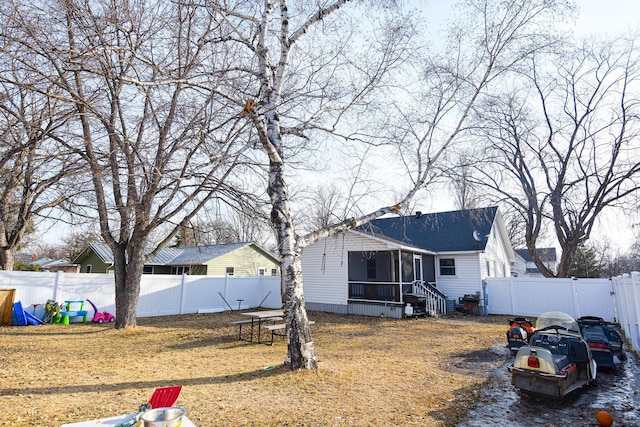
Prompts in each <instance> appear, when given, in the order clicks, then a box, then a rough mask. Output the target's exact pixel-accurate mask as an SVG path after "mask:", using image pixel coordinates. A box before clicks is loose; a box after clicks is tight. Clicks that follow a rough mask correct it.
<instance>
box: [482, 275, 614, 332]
mask: <svg viewBox="0 0 640 427" xmlns="http://www.w3.org/2000/svg"><path fill="white" fill-rule="evenodd" d="M485 282H486V287H485V298H486V301H485V304H486V306H487V313H489V314H510V315H514V316H524V317H526V316H531V317H537V316H539V315H540V314H542V313H544V312H546V311H562V312H564V313H567V314H569V315H571V316H573V317H574V318H578V317H581V316H598V317H602V318H603V319H604V320H606V321H607V322H614V321H616V320H617V319H618V315H617V314H616V304H615V296H616V295H615V292H614V289H613V287H612V281H611V280H609V279H575V278H567V279H552V278H537V277H488V278H486V279H485Z"/></svg>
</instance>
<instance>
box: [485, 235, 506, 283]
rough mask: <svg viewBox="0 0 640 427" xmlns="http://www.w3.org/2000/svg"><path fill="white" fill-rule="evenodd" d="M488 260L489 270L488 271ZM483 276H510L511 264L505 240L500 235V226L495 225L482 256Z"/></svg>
mask: <svg viewBox="0 0 640 427" xmlns="http://www.w3.org/2000/svg"><path fill="white" fill-rule="evenodd" d="M487 261H488V262H489V267H490V268H489V271H487ZM480 263H481V265H480V267H481V272H482V277H483V278H484V277H510V276H511V264H510V262H509V258H508V256H507V249H506V248H505V245H504V240H503V239H502V238H501V236H500V235H499V228H498V227H496V225H495V224H494V225H493V228H492V229H491V233H490V235H489V238H488V240H487V246H486V247H485V253H484V254H482V255H481V256H480Z"/></svg>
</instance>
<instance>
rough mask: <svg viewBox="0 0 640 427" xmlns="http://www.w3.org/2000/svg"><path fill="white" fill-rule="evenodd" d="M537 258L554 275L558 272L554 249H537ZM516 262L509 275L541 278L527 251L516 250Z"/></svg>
mask: <svg viewBox="0 0 640 427" xmlns="http://www.w3.org/2000/svg"><path fill="white" fill-rule="evenodd" d="M536 251H537V252H538V257H540V259H541V260H542V262H543V264H544V265H545V266H547V268H548V269H549V270H551V271H553V272H554V273H556V272H557V271H558V270H557V268H558V258H557V256H556V248H538V249H536ZM514 252H515V253H516V260H515V262H514V263H513V264H512V266H511V275H512V276H514V277H542V273H540V270H538V267H537V266H536V264H535V263H534V262H533V257H532V256H531V253H530V252H529V249H516V250H515V251H514Z"/></svg>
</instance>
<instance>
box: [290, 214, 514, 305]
mask: <svg viewBox="0 0 640 427" xmlns="http://www.w3.org/2000/svg"><path fill="white" fill-rule="evenodd" d="M514 260H515V254H514V252H513V249H512V247H511V243H510V241H509V237H508V236H507V232H506V229H505V226H504V222H503V219H502V215H501V214H500V212H499V211H498V208H497V207H495V206H494V207H488V208H481V209H470V210H461V211H451V212H439V213H431V214H421V213H420V212H417V213H416V214H415V215H413V216H403V217H393V218H382V219H377V220H374V221H372V222H371V223H369V224H367V225H365V226H362V227H359V228H357V229H354V230H350V231H348V232H346V233H344V234H339V235H335V236H332V237H330V238H328V239H324V240H321V241H319V242H316V243H314V244H312V245H309V246H308V247H307V248H305V250H304V252H303V253H302V266H303V277H304V291H305V301H306V305H307V308H308V309H310V310H321V311H328V312H338V313H353V314H364V315H378V316H379V315H380V314H382V313H384V314H385V315H388V316H391V317H402V313H403V310H404V306H405V299H406V295H407V294H414V293H423V292H422V291H424V290H425V288H426V293H427V294H429V293H430V292H432V291H433V292H436V293H441V295H442V294H443V297H445V298H446V299H448V300H454V301H455V302H458V300H459V298H462V297H464V296H465V295H478V294H481V293H482V291H483V289H482V279H483V278H484V277H487V276H491V277H509V276H511V270H510V266H511V263H512V262H514ZM416 281H417V282H419V283H424V286H422V285H421V286H418V287H417V288H418V289H417V288H416V285H415V284H414V283H415V282H416ZM429 285H431V286H433V287H435V289H433V288H432V287H431V286H429Z"/></svg>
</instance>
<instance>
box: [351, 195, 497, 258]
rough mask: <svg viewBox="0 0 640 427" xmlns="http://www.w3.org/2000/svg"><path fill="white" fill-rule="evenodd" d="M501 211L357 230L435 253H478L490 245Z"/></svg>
mask: <svg viewBox="0 0 640 427" xmlns="http://www.w3.org/2000/svg"><path fill="white" fill-rule="evenodd" d="M497 211H498V207H497V206H491V207H487V208H479V209H467V210H458V211H449V212H437V213H430V214H420V215H411V216H401V217H394V218H381V219H377V220H374V221H371V223H369V224H366V225H363V226H361V227H358V228H357V229H356V230H358V231H361V232H364V233H370V234H373V235H375V236H379V237H383V238H389V239H393V240H396V241H399V242H402V243H405V244H411V245H413V246H416V247H418V248H421V249H425V250H428V251H432V252H449V251H451V252H464V251H478V250H484V248H485V246H486V244H487V235H488V234H489V233H490V232H491V227H492V225H493V222H494V220H495V217H496V213H497ZM474 232H475V235H476V237H477V239H476V238H474Z"/></svg>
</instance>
